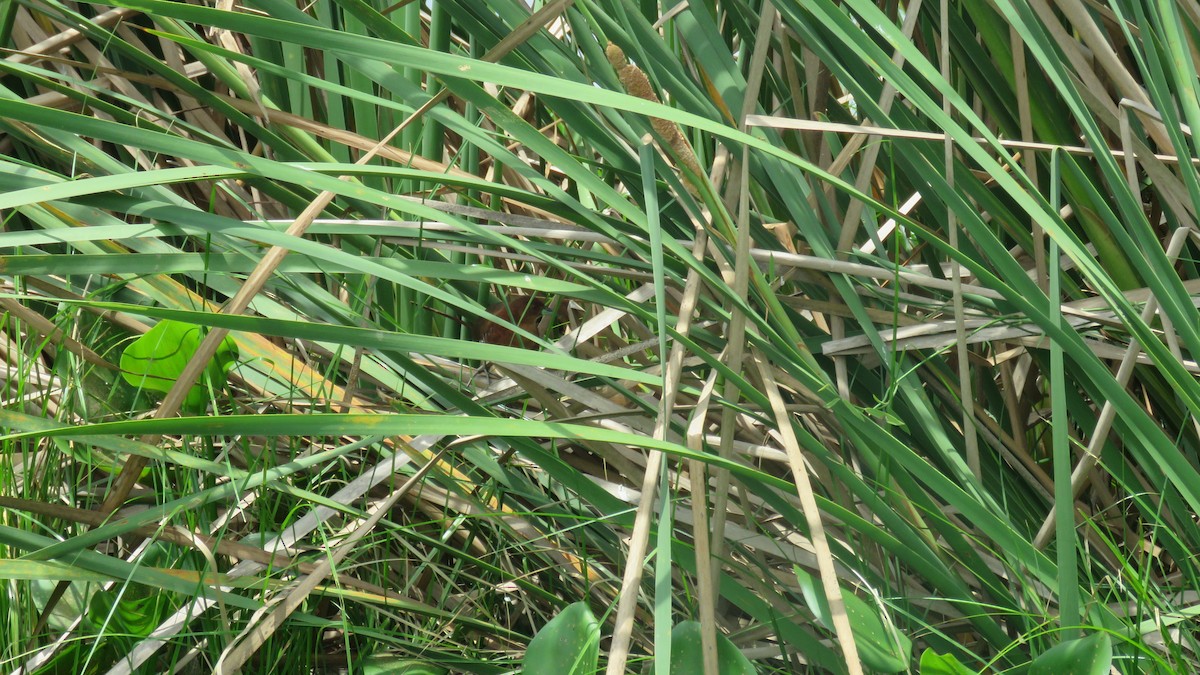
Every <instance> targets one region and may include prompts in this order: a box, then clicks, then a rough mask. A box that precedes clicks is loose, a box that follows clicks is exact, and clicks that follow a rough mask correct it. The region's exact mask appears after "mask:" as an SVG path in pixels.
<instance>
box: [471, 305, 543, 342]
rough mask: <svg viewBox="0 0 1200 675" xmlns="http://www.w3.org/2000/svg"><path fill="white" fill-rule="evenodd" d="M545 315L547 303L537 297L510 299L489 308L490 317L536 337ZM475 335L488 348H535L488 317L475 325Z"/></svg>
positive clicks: (479, 320) (473, 325) (481, 318)
mask: <svg viewBox="0 0 1200 675" xmlns="http://www.w3.org/2000/svg"><path fill="white" fill-rule="evenodd" d="M545 312H546V301H545V300H543V299H541V298H539V297H538V296H536V295H509V296H508V297H507V298H505V299H504V300H501V301H499V302H496V303H493V304H492V305H491V306H489V307H488V313H489V314H491V315H492V316H495V317H498V318H500V319H503V320H505V321H508V322H509V323H514V324H516V325H518V326H520V327H521V328H523V329H524V330H527V331H529V332H530V333H533V334H534V335H538V334H539V332H540V331H541V327H540V324H541V322H542V319H543V318H544V316H545ZM471 333H472V335H474V336H475V339H476V340H479V341H480V342H486V343H488V344H493V345H502V346H505V347H522V348H526V347H531V346H532V345H530V344H528V341H527V340H526V339H525V338H523V337H521V336H520V335H517V334H516V333H513V332H512V331H511V330H509V329H507V328H505V327H504V326H501V325H500V324H498V323H496V322H494V321H491V320H489V319H487V318H484V317H477V318H476V319H475V320H474V321H473V322H471Z"/></svg>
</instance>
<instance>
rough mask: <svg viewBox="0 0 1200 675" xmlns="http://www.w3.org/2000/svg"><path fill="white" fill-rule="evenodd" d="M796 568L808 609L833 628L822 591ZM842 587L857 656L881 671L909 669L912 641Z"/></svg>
mask: <svg viewBox="0 0 1200 675" xmlns="http://www.w3.org/2000/svg"><path fill="white" fill-rule="evenodd" d="M795 570H796V578H797V579H799V580H800V588H801V590H803V592H804V600H805V602H807V603H808V607H809V609H811V610H812V613H813V614H814V615H815V616H816V617H817V621H819V622H820V623H821V625H822V626H824V627H826V628H828V629H830V630H832V629H833V617H832V614H831V613H830V610H829V601H828V600H826V599H825V592H824V590H823V589H822V588H821V587H820V584H819V583H818V582H817V580H816V579H814V578H813V577H812V575H810V574H809V573H808V572H805V571H804V570H803V569H801V568H800V567H799V566H796V567H795ZM841 590H842V602H843V603H844V604H845V606H846V616H847V618H848V619H849V620H850V630H851V631H852V632H853V633H854V642H855V644H856V645H857V646H858V656H859V658H861V659H862V662H863V664H864V665H866V666H867V667H868V668H870V669H872V670H878V671H880V672H884V673H898V672H900V671H902V670H905V669H906V668H908V661H909V655H910V654H911V653H912V640H910V639H909V638H908V636H906V635H904V634H903V633H901V632H900V631H899V630H897V629H896V628H895V627H894V626H892V625H890V624H887V623H884V621H883V618H882V617H881V616H880V614H879V609H878V608H877V607H876V606H875V605H871V604H867V603H866V602H864V601H863V600H862V599H860V598H859V597H858V596H856V595H854V594H853V593H850V592H847V591H846V589H844V588H843V589H841Z"/></svg>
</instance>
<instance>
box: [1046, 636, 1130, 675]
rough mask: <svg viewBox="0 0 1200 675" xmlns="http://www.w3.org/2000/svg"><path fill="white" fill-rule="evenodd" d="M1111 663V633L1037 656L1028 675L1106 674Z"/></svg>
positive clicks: (1059, 647) (1071, 643)
mask: <svg viewBox="0 0 1200 675" xmlns="http://www.w3.org/2000/svg"><path fill="white" fill-rule="evenodd" d="M1112 661H1113V648H1112V638H1110V637H1109V636H1108V633H1093V634H1092V635H1089V636H1087V637H1084V638H1079V639H1076V640H1068V641H1066V642H1064V643H1062V644H1060V645H1058V646H1057V647H1053V648H1051V649H1050V650H1048V651H1047V652H1045V653H1044V654H1042V655H1041V656H1039V657H1037V658H1036V659H1034V660H1033V665H1032V666H1031V667H1030V668H1029V675H1062V674H1063V673H1071V675H1105V673H1107V672H1109V669H1110V668H1111V667H1112Z"/></svg>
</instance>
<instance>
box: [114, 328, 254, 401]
mask: <svg viewBox="0 0 1200 675" xmlns="http://www.w3.org/2000/svg"><path fill="white" fill-rule="evenodd" d="M203 339H204V336H203V335H202V334H201V332H200V327H199V326H196V325H194V324H187V323H182V322H179V321H172V320H169V319H167V320H163V321H159V322H158V323H157V324H155V326H154V327H153V328H151V329H150V330H149V331H147V332H146V334H145V335H143V336H141V337H140V338H138V339H137V340H134V341H133V343H131V344H130V345H129V346H128V347H126V348H125V351H124V353H122V354H121V375H122V376H124V377H125V381H126V382H129V383H130V384H132V385H133V386H135V387H137V388H139V389H150V390H152V391H158V392H162V393H166V392H169V391H171V387H173V386H174V385H175V381H176V380H177V379H179V375H180V374H181V373H183V369H184V368H185V367H187V364H188V361H190V360H191V358H192V356H193V355H194V354H195V353H196V349H197V348H198V347H199V346H200V342H201V341H202V340H203ZM237 356H238V353H237V345H236V344H235V343H234V341H233V339H232V338H230V337H228V336H226V337H225V339H224V340H222V341H221V345H220V346H219V347H218V348H217V353H216V355H215V356H213V358H212V360H211V361H209V363H208V366H207V367H206V368H205V370H204V375H203V376H202V377H201V381H200V382H197V383H195V384H193V385H192V387H191V389H189V390H188V394H187V398H186V399H184V402H183V409H184V410H186V411H189V412H202V411H203V410H204V405H205V399H206V396H207V392H208V387H209V386H210V385H211V386H212V387H213V388H214V389H219V388H221V387H223V386H224V384H225V376H226V373H228V372H229V369H230V368H232V367H233V364H234V363H235V362H236V361H237Z"/></svg>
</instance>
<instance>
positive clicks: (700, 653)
mask: <svg viewBox="0 0 1200 675" xmlns="http://www.w3.org/2000/svg"><path fill="white" fill-rule="evenodd" d="M700 634H701V633H700V622H699V621H680V622H679V623H678V624H676V625H675V629H674V630H672V631H671V675H692V674H693V673H703V672H704V650H703V649H702V648H701V646H700V644H701V643H700V639H701V638H700ZM717 664H718V665H717V671H718V672H719V673H721V675H755V674H756V673H757V672H758V671H757V670H755V668H754V664H752V663H750V659H748V658H746V656H745V655H744V654H742V652H741V651H740V650H738V648H737V647H736V646H734V644H733V643H732V642H730V641H729V638H727V637H725V635H724V634H722V633H721V632H720V631H717Z"/></svg>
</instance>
